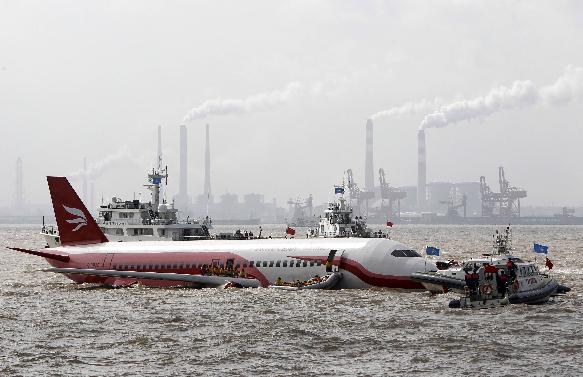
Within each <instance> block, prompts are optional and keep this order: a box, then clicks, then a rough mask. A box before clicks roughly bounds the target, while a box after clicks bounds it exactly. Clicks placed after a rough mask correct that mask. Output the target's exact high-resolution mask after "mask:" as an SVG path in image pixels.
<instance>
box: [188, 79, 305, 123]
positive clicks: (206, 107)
mask: <svg viewBox="0 0 583 377" xmlns="http://www.w3.org/2000/svg"><path fill="white" fill-rule="evenodd" d="M304 90H305V87H304V85H302V84H301V83H299V82H290V83H289V84H287V85H286V86H285V87H284V88H283V89H280V90H275V91H273V92H269V93H259V94H255V95H252V96H250V97H247V98H244V99H220V98H219V99H213V100H208V101H205V102H203V103H202V104H201V105H199V106H197V107H195V108H193V109H192V110H190V111H189V112H188V114H186V116H185V117H184V119H183V122H184V123H187V122H191V121H193V120H196V119H203V118H206V117H207V116H209V115H228V114H243V113H251V112H257V111H265V110H270V109H273V108H275V107H277V106H281V105H283V104H285V103H287V102H289V101H290V100H291V99H293V98H294V97H296V96H297V95H299V94H300V93H301V92H302V91H304Z"/></svg>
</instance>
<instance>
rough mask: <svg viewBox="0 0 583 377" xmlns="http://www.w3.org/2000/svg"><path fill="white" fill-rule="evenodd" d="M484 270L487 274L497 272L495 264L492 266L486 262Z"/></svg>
mask: <svg viewBox="0 0 583 377" xmlns="http://www.w3.org/2000/svg"><path fill="white" fill-rule="evenodd" d="M484 272H485V273H487V274H496V273H498V268H497V267H496V266H492V265H491V264H487V265H485V266H484Z"/></svg>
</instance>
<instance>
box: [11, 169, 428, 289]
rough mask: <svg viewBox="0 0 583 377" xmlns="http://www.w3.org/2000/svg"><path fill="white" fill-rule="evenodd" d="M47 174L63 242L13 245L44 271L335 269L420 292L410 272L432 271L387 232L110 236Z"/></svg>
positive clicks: (102, 275) (307, 274)
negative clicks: (177, 238) (183, 238)
mask: <svg viewBox="0 0 583 377" xmlns="http://www.w3.org/2000/svg"><path fill="white" fill-rule="evenodd" d="M47 180H48V184H49V190H50V193H51V199H52V202H53V208H54V211H55V218H56V220H57V225H58V227H59V236H60V242H61V246H59V247H55V248H47V249H43V250H27V249H22V248H18V247H14V248H12V249H14V250H18V251H21V252H24V253H28V254H33V255H37V256H41V257H44V258H46V260H47V261H48V262H49V263H50V264H51V265H52V266H53V268H52V269H49V271H51V272H57V273H62V274H65V275H66V276H68V277H69V278H70V279H72V280H74V281H76V282H79V283H101V284H108V285H129V284H134V283H140V284H144V285H149V286H175V285H184V286H195V287H217V286H220V285H221V284H222V283H227V282H231V283H236V284H238V285H240V286H249V287H251V286H263V287H267V286H269V285H271V284H273V283H275V282H276V280H279V279H278V278H281V279H282V280H284V281H288V282H293V281H297V280H299V281H306V280H309V279H311V278H313V277H314V276H315V275H319V276H323V275H325V274H326V273H329V272H331V270H332V269H334V271H335V272H339V273H341V274H342V279H341V280H340V281H339V283H338V285H337V286H336V287H337V288H368V287H387V288H402V289H420V290H422V289H424V288H423V285H422V284H421V283H418V282H414V281H412V280H411V274H412V273H415V272H425V271H435V270H437V268H436V267H435V265H434V264H433V263H432V262H429V261H426V260H425V259H423V258H421V257H420V255H419V254H417V253H415V252H414V251H412V250H411V249H410V248H408V247H406V246H405V245H403V244H400V243H399V242H395V241H392V240H389V239H386V238H309V239H287V238H286V239H252V240H201V241H192V242H173V241H153V242H109V241H108V240H107V238H106V237H105V235H104V234H103V232H102V231H101V230H100V229H99V227H98V225H97V224H96V222H95V220H94V219H93V218H92V217H91V215H90V213H89V211H87V208H86V207H85V206H84V204H83V203H82V202H81V200H80V199H79V197H78V195H77V194H76V193H75V191H74V190H73V188H72V187H71V185H70V184H69V182H68V181H67V179H66V178H63V177H47ZM210 266H213V268H209V267H210ZM209 270H210V273H209ZM216 271H219V272H218V273H217V272H216ZM222 272H226V273H222Z"/></svg>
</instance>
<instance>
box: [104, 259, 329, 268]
mask: <svg viewBox="0 0 583 377" xmlns="http://www.w3.org/2000/svg"><path fill="white" fill-rule="evenodd" d="M308 264H309V266H310V267H314V266H321V265H322V262H321V261H309V262H308V261H302V260H290V261H287V260H284V261H279V260H278V261H250V262H249V264H248V265H247V262H243V265H241V263H239V262H237V263H236V264H235V265H234V267H235V268H236V269H239V268H241V267H242V268H247V267H253V266H255V267H268V266H269V267H274V266H275V267H288V266H289V267H294V266H295V267H308ZM204 265H206V266H211V265H215V266H217V267H221V268H222V267H225V264H224V263H216V262H215V263H198V264H197V263H192V264H190V263H184V262H181V263H173V264H172V263H162V264H160V263H156V264H136V265H134V264H117V263H114V264H112V269H114V270H127V271H139V270H178V269H184V268H186V269H190V268H191V267H192V268H198V269H201V268H202V267H203V266H204ZM231 266H232V267H233V265H231Z"/></svg>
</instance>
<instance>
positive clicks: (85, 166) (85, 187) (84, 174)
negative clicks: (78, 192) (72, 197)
mask: <svg viewBox="0 0 583 377" xmlns="http://www.w3.org/2000/svg"><path fill="white" fill-rule="evenodd" d="M83 203H85V205H87V157H84V158H83Z"/></svg>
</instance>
